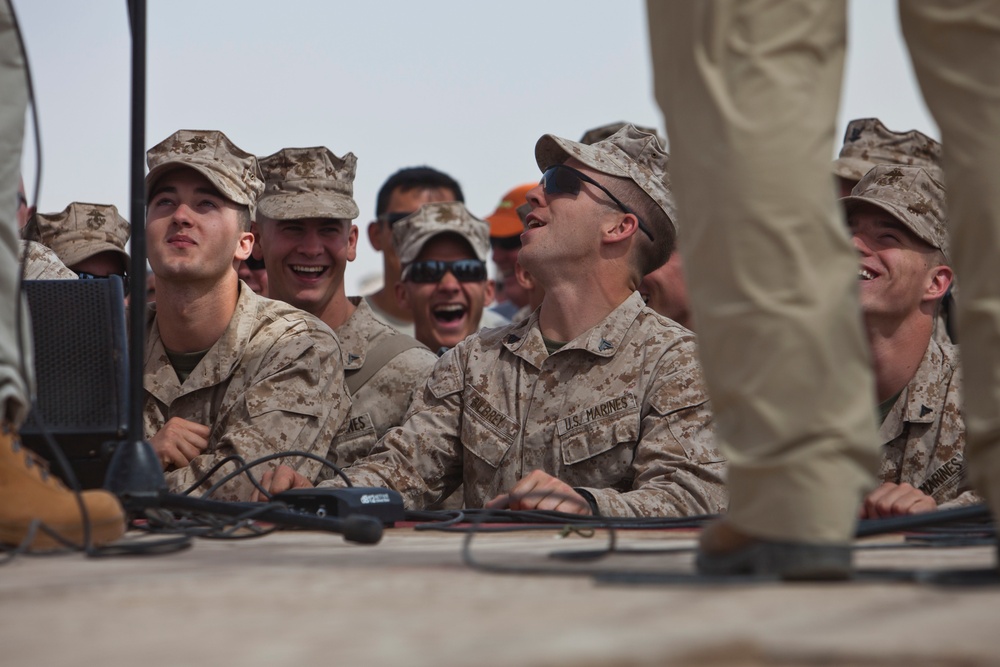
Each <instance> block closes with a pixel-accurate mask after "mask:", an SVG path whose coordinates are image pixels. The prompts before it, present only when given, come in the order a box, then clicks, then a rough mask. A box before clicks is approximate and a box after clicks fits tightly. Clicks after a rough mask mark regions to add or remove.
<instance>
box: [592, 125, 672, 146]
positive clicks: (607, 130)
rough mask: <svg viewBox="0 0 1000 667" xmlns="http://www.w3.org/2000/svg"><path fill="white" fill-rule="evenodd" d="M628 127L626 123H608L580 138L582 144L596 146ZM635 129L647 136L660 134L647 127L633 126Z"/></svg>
mask: <svg viewBox="0 0 1000 667" xmlns="http://www.w3.org/2000/svg"><path fill="white" fill-rule="evenodd" d="M626 125H628V123H626V122H625V121H618V122H617V123H608V124H607V125H601V126H600V127H593V128H591V129H589V130H587V131H586V132H584V133H583V136H582V137H580V143H581V144H588V145H589V144H596V143H597V142H598V141H603V140H604V139H607V138H608V137H610V136H611V135H612V134H614V133H615V132H617V131H618V130H620V129H622V128H623V127H625V126H626ZM633 127H635V129H637V130H639V131H640V132H645V133H646V134H656V136H657V137H659V134H657V132H656V128H652V127H646V126H645V125H633ZM661 143H662V141H661Z"/></svg>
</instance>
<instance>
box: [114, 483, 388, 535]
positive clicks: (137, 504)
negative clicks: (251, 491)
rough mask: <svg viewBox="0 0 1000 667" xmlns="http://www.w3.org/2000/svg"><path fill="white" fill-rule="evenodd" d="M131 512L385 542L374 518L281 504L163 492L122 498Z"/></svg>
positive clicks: (379, 526)
mask: <svg viewBox="0 0 1000 667" xmlns="http://www.w3.org/2000/svg"><path fill="white" fill-rule="evenodd" d="M122 502H123V503H125V505H126V506H127V507H129V508H130V509H135V510H139V509H168V510H170V509H172V510H180V511H184V512H202V513H205V514H218V515H221V516H231V517H242V516H245V515H247V514H248V513H251V512H252V513H253V519H254V520H256V521H264V522H266V523H273V524H275V525H277V526H286V527H291V528H306V529H310V530H324V531H327V532H331V533H338V534H340V535H343V536H344V540H346V541H348V542H354V543H356V544H378V543H379V541H380V540H381V539H382V522H381V521H379V520H378V519H377V518H375V517H371V516H364V515H360V514H353V515H351V516H348V517H347V518H344V519H337V518H332V517H319V516H316V515H312V514H303V513H299V512H292V511H289V510H288V509H287V508H285V507H284V506H281V505H273V504H272V505H266V504H263V503H240V502H226V501H222V500H205V499H203V498H192V497H191V496H182V495H180V494H176V493H160V494H157V495H156V496H155V497H153V498H151V497H149V496H147V495H142V496H138V497H129V496H128V494H127V493H126V494H125V495H124V497H123V498H122Z"/></svg>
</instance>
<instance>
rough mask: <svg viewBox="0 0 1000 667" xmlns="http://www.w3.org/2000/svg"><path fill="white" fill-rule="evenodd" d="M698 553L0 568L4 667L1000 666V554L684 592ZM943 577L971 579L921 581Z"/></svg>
mask: <svg viewBox="0 0 1000 667" xmlns="http://www.w3.org/2000/svg"><path fill="white" fill-rule="evenodd" d="M129 535H130V536H131V535H133V533H130V534H129ZM694 538H695V533H693V532H682V531H621V532H619V533H618V541H617V549H619V550H620V551H621V552H620V553H615V554H612V555H607V556H605V557H603V558H599V559H596V560H583V561H578V562H571V561H567V560H565V559H562V558H554V557H552V553H553V552H567V551H591V552H596V551H600V550H603V549H605V547H606V546H607V544H608V541H607V532H606V531H598V532H597V534H596V535H594V536H593V537H591V538H586V537H583V536H580V535H577V534H570V535H569V536H566V537H559V530H558V529H550V530H544V531H537V532H515V533H502V534H487V535H478V536H476V537H475V539H474V540H473V541H472V543H471V552H472V555H473V557H474V558H475V559H476V560H477V561H479V562H481V563H486V564H489V566H491V567H492V566H500V567H505V568H518V569H523V570H526V571H525V572H521V573H497V572H490V571H484V570H482V569H478V568H474V567H471V566H470V565H468V564H466V563H465V562H464V561H463V556H462V545H463V540H464V536H463V535H460V534H446V533H441V532H423V531H421V532H418V531H414V530H413V529H412V528H395V529H390V530H387V531H386V534H385V537H384V538H383V540H382V542H381V543H380V544H378V545H375V546H358V545H352V544H348V543H345V542H344V541H343V540H342V539H341V538H340V537H339V536H337V535H332V534H324V533H316V532H299V531H283V532H279V533H274V534H271V535H268V536H265V537H262V538H257V539H251V540H241V541H215V540H196V541H195V542H194V544H193V546H192V548H190V549H187V550H184V551H180V552H177V553H172V554H167V555H159V556H128V557H111V558H85V557H84V556H82V555H80V554H63V555H58V556H44V557H42V556H31V557H25V556H19V557H18V558H16V559H14V560H13V561H11V562H9V563H7V564H6V565H4V566H2V567H0V642H2V644H0V651H2V653H0V655H2V659H0V665H2V666H3V667H21V666H27V665H31V666H34V665H38V666H46V667H47V666H56V667H58V666H61V665H75V666H82V667H96V666H105V665H106V666H108V667H116V666H118V665H121V666H123V667H124V666H129V667H132V666H138V667H160V666H168V665H169V666H174V665H240V666H241V667H254V666H257V665H297V666H309V667H312V666H314V665H338V666H339V665H360V666H364V667H368V666H374V667H377V666H382V665H385V666H389V665H392V666H397V665H399V666H410V665H414V666H428V667H430V666H435V667H447V666H451V665H455V666H463V667H465V666H490V665H497V666H499V665H504V666H511V665H537V666H545V667H548V666H555V665H568V666H573V667H598V666H611V665H614V666H619V667H624V666H640V665H694V666H701V665H704V666H712V667H715V666H721V665H737V666H758V665H780V666H782V667H787V666H790V665H859V666H867V665H877V666H880V667H881V666H885V667H888V666H895V665H907V666H915V667H932V666H933V667H937V666H941V667H952V666H954V667H958V666H963V667H967V666H972V665H1000V577H997V575H996V574H995V570H992V571H990V572H989V573H988V574H983V575H982V576H981V577H978V578H977V576H975V573H974V572H973V574H969V573H968V572H969V571H975V570H979V571H980V572H982V571H985V570H987V569H988V568H993V567H995V565H994V563H995V556H996V549H995V546H973V547H961V548H927V547H915V546H912V545H907V544H904V542H903V540H902V538H901V537H900V536H897V535H893V536H887V537H883V538H875V539H870V540H866V541H864V542H861V543H860V545H861V546H860V548H859V550H858V552H857V558H856V564H857V565H858V567H859V570H860V571H861V575H860V578H859V579H857V580H855V581H851V582H842V583H835V584H783V583H776V582H744V583H737V584H718V583H711V582H705V581H699V580H697V579H696V578H694V577H693V576H692V574H693V569H692V559H693V553H692V551H691V547H693V545H694ZM643 552H645V553H643ZM941 569H963V570H965V571H967V572H966V574H965V575H964V576H963V577H960V578H959V581H958V582H954V581H941V580H939V581H929V580H928V577H927V576H926V573H927V572H934V571H939V570H941ZM528 570H530V571H528ZM630 572H632V573H634V572H639V573H644V574H643V575H641V576H640V577H639V579H640V581H637V582H636V581H632V582H625V581H622V580H621V578H622V577H624V576H625V575H626V574H627V573H630ZM921 572H922V573H924V574H920V573H921ZM595 573H596V574H598V575H599V576H595ZM663 573H668V574H669V576H667V577H661V576H660V575H662V574H663ZM900 573H904V574H905V573H909V574H910V575H913V574H914V573H916V574H917V576H916V577H913V576H909V577H902V576H897V575H899V574H900ZM900 579H902V580H900ZM907 579H908V580H907Z"/></svg>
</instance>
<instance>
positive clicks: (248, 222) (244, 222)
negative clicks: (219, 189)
mask: <svg viewBox="0 0 1000 667" xmlns="http://www.w3.org/2000/svg"><path fill="white" fill-rule="evenodd" d="M233 203H235V202H233ZM236 215H237V217H238V219H239V221H240V230H241V231H244V232H249V231H250V230H251V228H252V227H253V217H252V216H251V215H250V207H249V206H240V205H239V204H237V205H236Z"/></svg>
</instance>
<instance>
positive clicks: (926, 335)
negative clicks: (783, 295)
mask: <svg viewBox="0 0 1000 667" xmlns="http://www.w3.org/2000/svg"><path fill="white" fill-rule="evenodd" d="M940 176H941V171H940V170H939V169H934V168H930V169H928V168H925V167H917V166H893V165H881V166H877V167H875V168H873V169H871V170H870V171H869V172H868V173H867V174H866V175H865V176H864V178H862V179H861V181H860V182H859V183H858V185H857V186H855V188H854V190H853V194H852V195H851V196H850V197H846V198H844V199H842V200H841V201H842V202H843V203H844V206H845V208H846V211H847V216H848V225H849V227H850V228H851V231H852V234H853V240H854V244H855V247H856V248H857V249H858V251H859V252H860V254H861V259H860V261H861V269H860V272H859V277H860V279H861V280H860V283H859V287H860V288H861V289H860V292H861V309H862V313H863V314H864V318H865V328H866V330H867V332H868V338H869V342H870V344H871V347H872V354H873V357H874V360H873V366H874V369H875V386H876V391H877V392H878V398H879V400H880V401H881V402H882V413H883V415H884V418H883V421H882V424H881V427H880V430H879V436H880V438H881V440H882V443H883V445H882V459H881V464H880V470H879V481H880V482H881V486H880V487H879V488H878V489H876V490H875V491H874V492H873V493H870V494H868V496H867V497H866V499H865V503H864V511H865V513H866V516H870V517H873V518H874V517H879V516H886V515H895V514H907V513H913V512H918V511H927V510H928V509H933V508H934V507H935V506H939V505H941V504H948V505H955V504H959V505H966V504H972V503H976V502H980V501H981V499H980V498H979V496H978V495H976V494H975V493H973V492H972V491H971V490H970V487H969V484H968V481H967V480H966V474H965V425H964V423H963V421H962V413H961V393H962V380H961V373H960V371H959V369H958V352H957V349H956V348H955V347H954V346H952V345H951V344H950V343H948V342H940V341H937V340H935V339H934V338H933V337H932V330H933V326H934V325H933V321H934V317H935V312H936V310H937V308H938V307H939V305H940V300H941V298H942V297H943V295H944V293H946V292H947V289H948V287H949V286H950V282H951V278H952V271H951V269H950V267H949V266H948V265H947V264H948V257H949V252H950V248H949V244H948V230H947V225H946V213H945V190H944V186H943V185H942V184H941V182H940V181H939V180H938V178H939V177H940ZM909 369H915V370H913V371H910V370H909ZM911 487H912V488H911Z"/></svg>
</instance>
